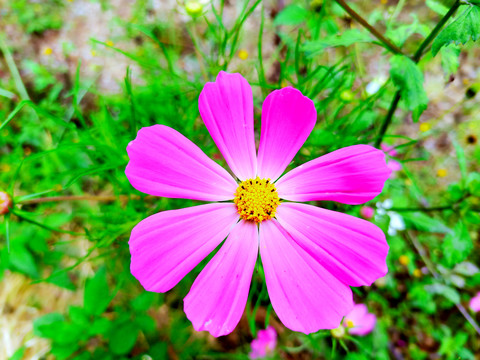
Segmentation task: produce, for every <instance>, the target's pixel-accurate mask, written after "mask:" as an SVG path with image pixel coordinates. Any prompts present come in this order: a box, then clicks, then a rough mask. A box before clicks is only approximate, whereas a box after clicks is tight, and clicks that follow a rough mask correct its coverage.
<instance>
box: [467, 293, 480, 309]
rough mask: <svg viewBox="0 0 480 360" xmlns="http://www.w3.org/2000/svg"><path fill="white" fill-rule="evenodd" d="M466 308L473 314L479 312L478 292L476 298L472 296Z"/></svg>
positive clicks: (479, 299)
mask: <svg viewBox="0 0 480 360" xmlns="http://www.w3.org/2000/svg"><path fill="white" fill-rule="evenodd" d="M468 307H469V308H470V309H471V310H472V311H473V312H479V311H480V292H478V293H477V295H476V296H474V297H472V298H471V299H470V302H469V304H468Z"/></svg>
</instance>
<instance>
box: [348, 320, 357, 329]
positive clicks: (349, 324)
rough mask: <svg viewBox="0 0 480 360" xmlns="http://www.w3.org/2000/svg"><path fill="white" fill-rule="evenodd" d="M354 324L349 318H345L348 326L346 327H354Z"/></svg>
mask: <svg viewBox="0 0 480 360" xmlns="http://www.w3.org/2000/svg"><path fill="white" fill-rule="evenodd" d="M354 326H355V324H354V323H353V321H352V320H350V319H348V320H347V327H348V328H352V327H354Z"/></svg>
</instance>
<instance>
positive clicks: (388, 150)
mask: <svg viewBox="0 0 480 360" xmlns="http://www.w3.org/2000/svg"><path fill="white" fill-rule="evenodd" d="M380 148H381V149H382V150H383V152H384V153H385V154H387V155H388V156H391V157H395V156H397V155H398V152H397V150H396V149H395V146H389V145H387V144H385V143H382V144H381V145H380Z"/></svg>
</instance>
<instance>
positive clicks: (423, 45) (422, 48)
mask: <svg viewBox="0 0 480 360" xmlns="http://www.w3.org/2000/svg"><path fill="white" fill-rule="evenodd" d="M460 5H461V3H460V0H457V1H456V2H455V4H453V6H452V7H451V8H450V10H448V12H447V13H446V14H445V16H444V17H443V18H442V19H441V20H440V22H439V23H438V24H437V26H435V28H434V29H433V30H432V32H431V33H430V35H428V36H427V38H426V39H425V40H424V41H423V42H422V43H421V44H420V47H419V48H418V50H417V51H416V52H415V55H413V58H412V59H413V61H415V62H416V63H418V62H419V61H420V59H421V58H422V56H423V54H424V51H425V49H426V48H427V46H428V45H430V43H431V42H432V41H433V40H434V39H435V37H436V36H437V35H438V33H439V32H440V30H442V28H443V26H444V25H445V23H446V22H447V21H448V19H450V18H451V17H452V15H453V14H454V13H455V11H457V9H458V8H459V7H460Z"/></svg>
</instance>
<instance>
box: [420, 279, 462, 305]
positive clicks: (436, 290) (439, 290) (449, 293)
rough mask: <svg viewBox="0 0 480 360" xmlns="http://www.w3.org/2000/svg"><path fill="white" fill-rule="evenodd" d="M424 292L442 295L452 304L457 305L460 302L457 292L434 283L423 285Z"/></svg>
mask: <svg viewBox="0 0 480 360" xmlns="http://www.w3.org/2000/svg"><path fill="white" fill-rule="evenodd" d="M425 290H427V291H428V292H429V293H431V294H437V295H442V296H444V297H445V298H446V299H448V300H450V301H451V302H453V303H454V304H458V303H459V302H460V294H459V293H458V291H457V290H455V289H454V288H452V287H450V286H447V285H444V284H438V283H436V284H432V285H425Z"/></svg>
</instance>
